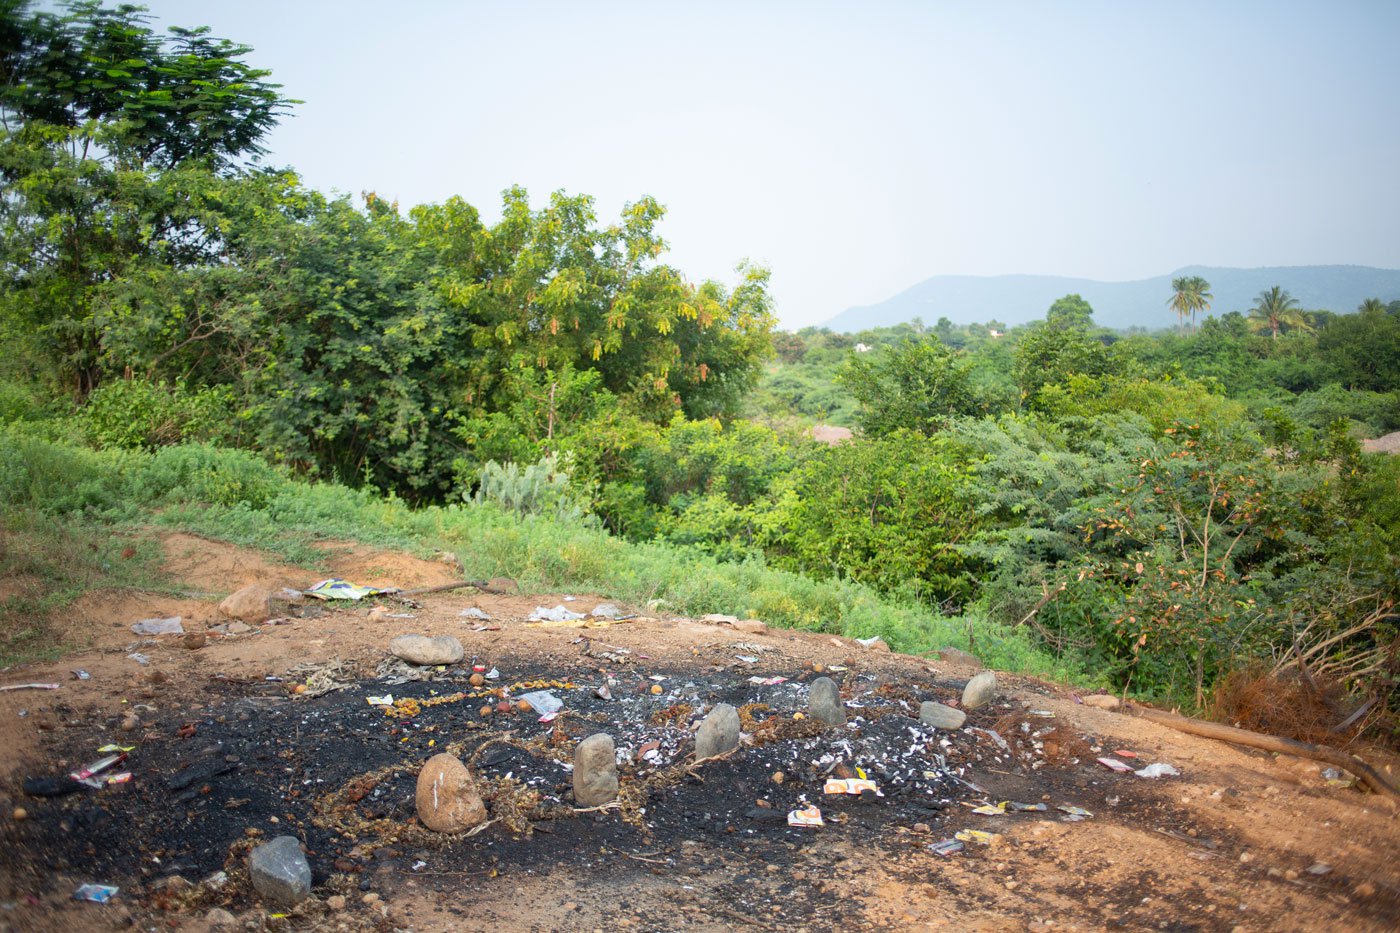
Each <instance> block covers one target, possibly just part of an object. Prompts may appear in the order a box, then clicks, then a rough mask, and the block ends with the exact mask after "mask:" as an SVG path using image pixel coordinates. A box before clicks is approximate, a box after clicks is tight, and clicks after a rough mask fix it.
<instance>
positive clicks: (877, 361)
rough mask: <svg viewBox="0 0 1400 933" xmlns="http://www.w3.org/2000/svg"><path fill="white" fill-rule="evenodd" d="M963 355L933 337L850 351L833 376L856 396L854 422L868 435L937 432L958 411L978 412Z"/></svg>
mask: <svg viewBox="0 0 1400 933" xmlns="http://www.w3.org/2000/svg"><path fill="white" fill-rule="evenodd" d="M971 368H972V364H971V363H970V362H969V361H968V359H967V354H966V353H964V352H963V351H960V350H952V349H949V348H948V347H946V346H944V345H943V343H942V342H941V341H939V340H938V338H936V337H932V336H930V337H927V338H925V339H922V340H906V341H903V342H902V343H898V344H894V345H893V346H888V345H887V346H883V347H878V348H876V349H875V350H872V351H869V352H867V353H852V354H851V355H850V356H849V357H848V358H847V361H846V363H845V365H844V366H842V368H841V369H840V370H839V371H838V373H837V375H836V379H837V381H838V382H839V383H841V384H842V385H844V386H845V387H846V388H847V389H848V390H850V393H851V395H853V396H855V399H856V402H857V403H858V405H859V408H858V409H857V412H856V422H857V424H859V425H860V427H861V429H862V430H863V431H864V432H865V433H866V434H867V435H868V436H870V437H883V436H885V435H887V434H893V433H894V432H896V431H914V432H917V433H919V434H924V435H931V434H935V433H937V432H938V431H939V430H941V429H942V428H943V427H944V426H946V425H947V423H948V421H949V420H950V419H951V418H953V417H956V416H958V415H970V414H981V413H982V412H983V411H985V406H984V405H983V402H982V399H981V398H979V396H978V393H977V392H976V390H975V387H974V386H973V383H972V377H971Z"/></svg>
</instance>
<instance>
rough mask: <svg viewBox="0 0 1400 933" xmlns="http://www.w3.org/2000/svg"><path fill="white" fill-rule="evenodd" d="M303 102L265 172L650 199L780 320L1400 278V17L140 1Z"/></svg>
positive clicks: (766, 5)
mask: <svg viewBox="0 0 1400 933" xmlns="http://www.w3.org/2000/svg"><path fill="white" fill-rule="evenodd" d="M145 5H146V6H147V7H149V9H150V11H151V13H152V16H153V17H154V24H155V25H157V26H165V25H182V26H195V25H208V26H210V27H212V29H213V33H214V35H216V36H220V37H223V38H228V39H233V40H236V41H238V42H242V43H244V44H247V45H250V46H252V47H253V48H254V51H253V52H252V53H251V54H250V55H249V56H248V60H249V61H250V62H251V63H252V64H254V65H256V66H258V67H263V68H268V69H271V70H272V72H273V79H274V80H276V81H278V82H279V83H281V84H282V85H283V86H284V93H286V94H288V95H289V96H291V97H294V98H298V99H300V100H302V101H304V102H303V103H301V104H299V105H297V106H296V108H295V110H294V112H293V115H291V116H289V117H287V118H286V119H284V121H283V123H282V124H281V125H280V126H279V127H278V128H277V129H276V130H274V131H273V133H272V134H271V137H270V139H269V148H270V150H271V152H270V156H269V158H268V159H267V161H268V162H269V163H271V164H274V165H290V166H292V167H294V168H295V169H297V170H298V171H299V172H300V173H301V174H302V176H303V178H304V179H305V181H306V182H307V183H308V184H310V185H312V186H314V187H317V188H320V189H322V190H326V191H339V192H344V193H348V194H352V195H356V196H358V194H359V193H360V192H362V191H374V192H376V193H377V194H379V195H380V196H382V197H385V198H387V199H390V200H397V201H398V202H399V203H400V205H401V206H402V207H404V208H405V209H406V208H407V207H408V206H410V205H413V204H418V203H425V202H436V201H441V200H444V199H446V198H448V197H451V196H453V195H459V196H461V197H463V198H465V199H466V200H467V201H469V202H471V203H472V204H474V205H475V206H477V208H478V209H480V210H481V212H482V215H483V217H484V218H485V219H487V220H488V221H490V220H492V219H494V218H496V217H497V216H498V215H499V204H500V192H501V191H502V190H503V189H505V188H507V187H509V186H511V185H515V184H519V185H523V186H524V187H525V188H527V189H528V190H529V192H530V193H531V197H532V199H533V200H535V201H536V203H543V201H544V200H545V199H546V198H547V197H548V195H549V193H550V192H552V191H556V190H561V189H562V190H565V191H568V192H570V193H583V194H589V195H592V196H593V197H595V198H596V201H597V210H598V214H599V218H600V220H601V221H602V222H604V223H606V222H609V221H611V220H613V219H614V218H616V217H617V215H618V213H619V212H620V211H621V209H622V207H623V205H624V204H625V203H627V202H629V201H634V200H636V199H637V198H639V197H641V196H643V195H651V196H653V197H655V198H656V199H657V200H658V201H660V202H661V203H662V204H664V205H666V207H667V209H668V213H667V217H666V220H665V221H664V222H663V224H662V226H661V233H662V235H663V236H664V237H665V238H666V240H667V241H668V242H669V243H670V245H671V252H670V254H669V256H668V259H667V261H669V262H670V263H672V264H673V265H675V266H677V267H678V268H680V269H682V270H683V271H684V272H685V273H686V274H687V276H688V277H690V278H691V279H692V280H699V279H703V278H715V279H719V280H721V281H726V282H731V283H732V282H734V281H736V280H737V279H736V276H735V274H734V271H733V270H734V267H735V265H736V264H737V263H738V262H739V261H740V260H743V259H746V258H747V259H752V260H754V261H757V262H761V263H763V264H765V265H767V266H769V267H770V268H771V269H772V272H773V280H772V291H773V296H774V299H775V302H776V312H777V314H778V316H779V318H780V320H781V321H782V323H783V325H784V326H787V327H792V328H796V327H801V326H805V325H808V324H816V323H820V322H822V321H824V320H826V319H828V318H830V317H832V316H833V315H835V314H837V313H838V312H840V311H842V310H844V309H845V308H847V307H849V306H852V305H864V304H872V303H875V302H878V301H881V300H883V299H885V298H888V297H890V296H892V295H894V294H896V293H898V292H900V291H903V290H904V289H906V288H908V287H910V286H911V285H914V284H915V283H917V282H919V281H922V280H923V279H926V278H928V277H930V276H933V275H941V274H960V275H1000V274H1007V273H1027V274H1046V275H1068V276H1083V277H1088V278H1098V279H1107V280H1130V279H1138V278H1146V277H1148V276H1153V275H1160V274H1164V273H1167V272H1170V271H1172V270H1173V269H1176V268H1179V267H1181V266H1186V265H1194V264H1200V265H1215V266H1268V265H1306V264H1328V263H1354V264H1360V265H1374V266H1382V267H1387V268H1400V233H1398V232H1397V221H1398V220H1400V171H1397V169H1396V167H1397V166H1400V93H1397V92H1396V89H1397V83H1396V78H1395V72H1394V50H1395V48H1396V45H1397V41H1398V40H1400V3H1395V2H1390V0H1376V2H1369V3H1367V2H1346V0H1330V2H1315V3H1300V2H1287V0H1269V2H1257V3H1256V2H1244V0H1238V2H1225V3H1222V2H1204V3H1194V2H1181V0H1173V2H1171V3H1160V2H1156V3H1142V2H1130V0H1116V2H1103V3H1100V2H1075V3H1070V2H1062V3H1052V2H1045V0H1041V2H1034V0H1029V2H997V0H983V2H972V0H967V2H951V0H949V2H929V0H925V2H906V3H897V2H860V3H850V2H847V3H820V2H800V3H799V2H793V3H780V2H748V3H725V2H705V3H670V2H662V0H651V2H644V3H628V2H614V3H606V2H589V3H579V2H568V3H564V2H561V3H553V2H499V3H473V2H446V0H442V2H436V0H400V2H398V3H393V4H390V3H385V2H383V0H375V2H362V0H333V2H331V0H277V2H273V0H238V2H236V3H230V2H213V0H145Z"/></svg>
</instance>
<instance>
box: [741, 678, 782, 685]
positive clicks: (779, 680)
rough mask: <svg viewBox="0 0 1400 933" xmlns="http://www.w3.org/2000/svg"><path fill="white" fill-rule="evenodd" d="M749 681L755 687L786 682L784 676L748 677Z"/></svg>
mask: <svg viewBox="0 0 1400 933" xmlns="http://www.w3.org/2000/svg"><path fill="white" fill-rule="evenodd" d="M749 683H751V684H753V685H754V686H755V687H775V686H777V685H778V684H785V683H787V678H786V677H750V678H749Z"/></svg>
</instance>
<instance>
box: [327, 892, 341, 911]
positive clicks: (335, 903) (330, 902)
mask: <svg viewBox="0 0 1400 933" xmlns="http://www.w3.org/2000/svg"><path fill="white" fill-rule="evenodd" d="M326 906H327V907H329V908H330V909H331V910H344V909H345V895H344V894H332V895H331V896H330V897H328V898H326Z"/></svg>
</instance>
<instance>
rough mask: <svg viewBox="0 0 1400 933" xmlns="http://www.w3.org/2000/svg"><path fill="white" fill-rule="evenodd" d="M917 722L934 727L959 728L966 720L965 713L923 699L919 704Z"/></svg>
mask: <svg viewBox="0 0 1400 933" xmlns="http://www.w3.org/2000/svg"><path fill="white" fill-rule="evenodd" d="M919 722H921V723H923V724H924V725H926V726H933V727H934V728H935V729H961V728H962V724H963V723H965V722H967V713H964V712H963V711H962V710H960V709H953V708H952V707H951V706H944V705H943V704H942V703H935V702H933V701H932V700H925V701H924V702H923V703H920V704H919Z"/></svg>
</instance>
